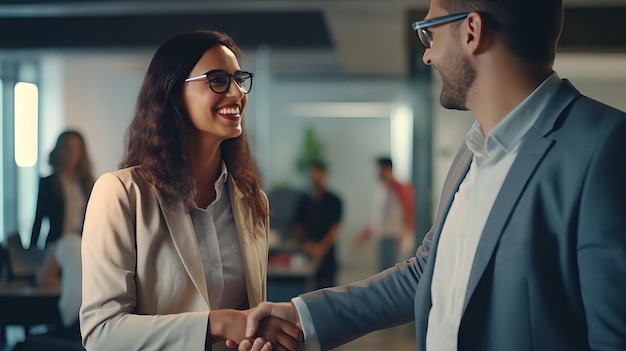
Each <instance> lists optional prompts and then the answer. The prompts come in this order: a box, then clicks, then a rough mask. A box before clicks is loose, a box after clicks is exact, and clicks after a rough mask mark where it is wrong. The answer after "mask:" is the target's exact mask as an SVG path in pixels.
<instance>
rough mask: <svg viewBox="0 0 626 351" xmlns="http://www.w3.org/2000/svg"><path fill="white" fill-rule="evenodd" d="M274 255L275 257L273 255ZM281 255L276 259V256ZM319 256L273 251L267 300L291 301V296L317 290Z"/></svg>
mask: <svg viewBox="0 0 626 351" xmlns="http://www.w3.org/2000/svg"><path fill="white" fill-rule="evenodd" d="M273 255H274V257H273ZM279 255H280V256H281V257H279V258H278V259H276V256H279ZM320 263H321V262H320V259H319V258H308V257H305V256H303V255H302V254H301V253H297V252H292V253H272V252H270V260H269V263H268V267H267V300H268V301H273V302H285V301H291V298H293V297H295V296H298V295H300V294H303V293H306V292H309V291H312V290H315V287H316V282H315V276H316V274H317V270H318V269H319V265H320Z"/></svg>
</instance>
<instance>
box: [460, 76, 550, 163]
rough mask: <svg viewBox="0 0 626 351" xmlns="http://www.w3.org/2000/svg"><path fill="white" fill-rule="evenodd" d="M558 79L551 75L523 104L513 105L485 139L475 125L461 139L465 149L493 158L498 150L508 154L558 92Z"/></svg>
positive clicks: (478, 125) (476, 122) (476, 124)
mask: <svg viewBox="0 0 626 351" xmlns="http://www.w3.org/2000/svg"><path fill="white" fill-rule="evenodd" d="M560 83H561V78H559V76H558V75H557V74H556V72H553V73H552V74H551V75H550V76H548V78H546V79H545V80H544V81H543V82H542V83H541V84H540V85H539V86H538V87H537V88H536V89H535V90H534V91H533V92H532V93H531V94H530V95H528V97H526V99H524V101H522V102H521V103H520V104H519V105H517V106H516V107H515V108H514V109H513V110H512V111H511V112H510V113H509V114H508V115H506V116H505V117H504V118H503V119H502V120H501V121H500V122H499V123H498V124H496V126H495V127H494V128H493V129H492V130H491V132H490V133H489V135H488V136H487V137H486V138H485V135H484V134H483V130H482V128H481V126H480V123H478V121H475V122H474V124H473V125H472V127H471V128H470V130H469V131H468V132H467V134H466V136H465V140H466V144H467V147H468V148H469V149H470V150H471V151H472V152H473V153H474V154H479V155H480V154H483V155H485V156H489V155H495V154H496V153H497V152H498V150H502V151H504V152H506V153H510V152H512V151H513V150H515V148H516V147H517V146H518V145H519V144H520V142H521V141H522V139H523V138H524V135H526V133H527V132H528V130H530V128H531V127H532V126H533V124H535V122H536V121H537V119H538V118H539V115H540V114H541V111H543V109H544V108H545V107H546V105H547V104H548V102H549V101H550V99H551V98H552V96H554V94H555V93H556V91H557V90H558V87H559V84H560Z"/></svg>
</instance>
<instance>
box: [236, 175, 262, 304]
mask: <svg viewBox="0 0 626 351" xmlns="http://www.w3.org/2000/svg"><path fill="white" fill-rule="evenodd" d="M228 191H229V195H230V203H231V207H232V209H233V217H234V218H235V227H236V228H237V236H238V238H239V245H240V247H241V256H242V259H243V267H244V274H245V279H246V289H247V292H248V303H249V304H250V306H256V305H258V304H259V303H261V301H262V300H263V296H264V291H263V289H264V284H263V281H264V279H265V276H264V275H263V274H262V273H263V267H265V266H266V265H267V261H265V262H264V260H266V258H267V252H266V247H265V245H264V243H265V241H264V240H260V239H259V238H257V236H259V235H261V236H265V233H264V232H263V230H264V229H263V228H262V226H263V222H260V223H256V224H253V217H252V210H251V209H250V206H248V205H247V204H246V202H245V199H244V197H243V193H242V192H241V191H240V190H239V188H238V187H237V184H235V182H234V181H233V180H232V178H231V177H228Z"/></svg>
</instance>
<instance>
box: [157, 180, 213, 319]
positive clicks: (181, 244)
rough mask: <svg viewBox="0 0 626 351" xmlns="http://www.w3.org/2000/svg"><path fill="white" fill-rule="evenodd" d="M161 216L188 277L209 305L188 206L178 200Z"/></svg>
mask: <svg viewBox="0 0 626 351" xmlns="http://www.w3.org/2000/svg"><path fill="white" fill-rule="evenodd" d="M156 194H157V199H158V201H159V205H160V206H161V208H162V209H164V208H165V207H164V203H163V200H162V199H161V196H160V195H159V193H158V192H156ZM163 217H164V218H165V223H167V228H168V229H169V232H170V235H171V237H172V241H173V242H174V247H176V252H177V253H178V256H179V257H180V260H181V261H182V263H183V266H184V267H185V270H186V271H187V274H189V278H190V279H191V281H192V282H193V284H194V286H195V287H196V289H198V291H199V292H200V294H201V295H202V297H203V298H204V301H205V302H206V304H207V307H209V298H208V296H209V294H208V293H207V286H206V278H205V275H204V269H203V267H202V257H201V256H200V248H199V247H198V240H197V239H196V235H195V229H194V227H193V223H192V221H191V216H190V215H189V209H188V207H187V206H186V205H185V204H184V203H183V202H182V201H179V202H177V203H176V205H175V206H174V208H173V209H171V210H170V211H165V210H163Z"/></svg>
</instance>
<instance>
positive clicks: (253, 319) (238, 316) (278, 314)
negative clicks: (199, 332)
mask: <svg viewBox="0 0 626 351" xmlns="http://www.w3.org/2000/svg"><path fill="white" fill-rule="evenodd" d="M214 313H216V314H218V315H219V314H222V316H221V318H219V319H220V320H221V321H224V322H223V323H216V324H213V323H211V315H212V314H214ZM224 314H226V315H229V314H230V315H231V317H226V318H224V317H225V316H224ZM216 317H217V316H216ZM229 320H230V321H229ZM216 321H217V318H216ZM243 323H245V329H244V328H243ZM209 328H210V329H211V332H210V334H211V335H220V336H222V338H225V339H226V346H228V347H231V348H233V347H238V350H239V351H294V350H300V349H301V343H302V342H303V341H304V333H303V331H302V327H301V325H300V318H299V317H298V312H297V311H296V308H295V306H294V305H293V304H292V303H291V302H284V303H271V302H263V303H261V304H260V305H259V306H257V307H255V308H252V309H249V310H247V311H233V310H216V311H213V312H211V314H210V315H209Z"/></svg>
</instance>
